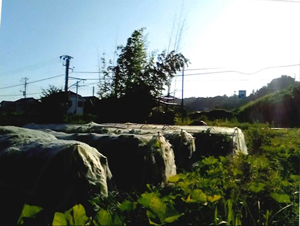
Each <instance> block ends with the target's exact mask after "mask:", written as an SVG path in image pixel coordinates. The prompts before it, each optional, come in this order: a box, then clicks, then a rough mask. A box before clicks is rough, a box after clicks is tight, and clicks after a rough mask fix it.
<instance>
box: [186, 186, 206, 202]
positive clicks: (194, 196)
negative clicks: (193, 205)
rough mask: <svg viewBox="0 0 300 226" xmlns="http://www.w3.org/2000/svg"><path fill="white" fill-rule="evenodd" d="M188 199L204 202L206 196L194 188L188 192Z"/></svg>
mask: <svg viewBox="0 0 300 226" xmlns="http://www.w3.org/2000/svg"><path fill="white" fill-rule="evenodd" d="M190 201H191V202H193V201H196V202H202V203H205V202H206V201H207V197H206V195H205V194H204V193H203V191H201V190H200V189H194V190H193V191H192V192H191V194H190Z"/></svg>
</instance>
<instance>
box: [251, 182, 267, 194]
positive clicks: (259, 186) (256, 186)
mask: <svg viewBox="0 0 300 226" xmlns="http://www.w3.org/2000/svg"><path fill="white" fill-rule="evenodd" d="M265 186H266V185H265V184H264V183H260V182H259V183H250V184H249V190H250V191H252V192H254V193H258V192H261V191H263V190H264V189H265Z"/></svg>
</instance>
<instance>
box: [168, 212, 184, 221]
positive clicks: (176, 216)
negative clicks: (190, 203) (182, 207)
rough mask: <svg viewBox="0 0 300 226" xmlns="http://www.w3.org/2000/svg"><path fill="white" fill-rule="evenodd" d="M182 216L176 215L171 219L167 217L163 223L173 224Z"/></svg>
mask: <svg viewBox="0 0 300 226" xmlns="http://www.w3.org/2000/svg"><path fill="white" fill-rule="evenodd" d="M183 215H184V213H182V214H178V215H174V216H171V217H167V218H166V219H165V223H173V222H174V221H176V220H177V219H178V218H179V217H181V216H183Z"/></svg>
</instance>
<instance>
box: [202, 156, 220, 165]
mask: <svg viewBox="0 0 300 226" xmlns="http://www.w3.org/2000/svg"><path fill="white" fill-rule="evenodd" d="M217 162H218V159H216V158H215V157H212V156H209V157H208V158H205V159H203V160H202V163H203V164H205V165H214V164H216V163H217Z"/></svg>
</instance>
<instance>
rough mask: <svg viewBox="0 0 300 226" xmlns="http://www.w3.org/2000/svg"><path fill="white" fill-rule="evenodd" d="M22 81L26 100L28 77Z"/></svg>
mask: <svg viewBox="0 0 300 226" xmlns="http://www.w3.org/2000/svg"><path fill="white" fill-rule="evenodd" d="M21 81H24V91H23V97H24V98H26V91H27V84H28V83H27V81H28V78H26V77H25V78H22V79H21Z"/></svg>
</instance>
